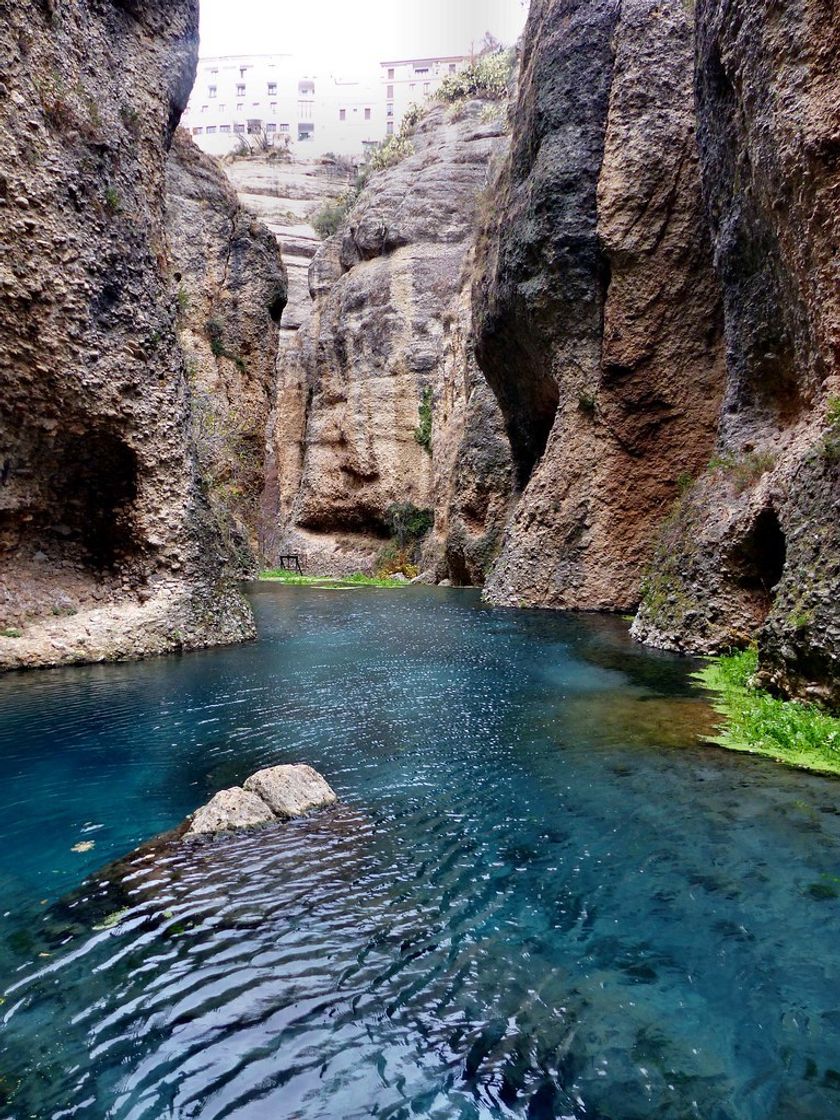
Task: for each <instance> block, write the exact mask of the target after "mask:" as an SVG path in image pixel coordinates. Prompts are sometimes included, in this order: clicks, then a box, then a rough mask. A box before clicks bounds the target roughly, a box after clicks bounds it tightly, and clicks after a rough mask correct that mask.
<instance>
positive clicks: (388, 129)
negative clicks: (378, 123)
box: [385, 121, 394, 136]
mask: <svg viewBox="0 0 840 1120" xmlns="http://www.w3.org/2000/svg"><path fill="white" fill-rule="evenodd" d="M385 131H386V132H387V133H388V135H389V136H393V135H394V122H393V121H388V123H387V124H386V125H385Z"/></svg>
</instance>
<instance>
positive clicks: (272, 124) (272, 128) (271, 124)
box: [265, 121, 277, 132]
mask: <svg viewBox="0 0 840 1120" xmlns="http://www.w3.org/2000/svg"><path fill="white" fill-rule="evenodd" d="M265 130H266V132H276V131H277V122H276V121H269V122H268V124H267V125H266V126H265Z"/></svg>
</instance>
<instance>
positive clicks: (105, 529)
mask: <svg viewBox="0 0 840 1120" xmlns="http://www.w3.org/2000/svg"><path fill="white" fill-rule="evenodd" d="M50 490H51V498H52V502H51V504H52V507H53V510H54V511H55V518H56V520H57V522H58V523H59V525H60V527H61V533H62V535H63V536H65V537H66V538H67V539H68V540H71V541H75V542H77V544H78V545H79V546H80V548H81V552H82V559H83V561H84V562H85V563H86V564H89V565H90V566H91V567H93V568H98V569H109V568H113V567H114V566H115V565H116V564H117V563H118V562H119V561H120V560H122V559H124V558H126V557H128V556H130V555H131V554H132V553H133V552H135V551H136V549H137V541H136V532H135V526H134V517H133V506H134V501H135V499H136V497H137V457H136V455H135V453H134V451H133V450H132V449H131V448H130V447H128V446H126V444H125V443H123V442H122V440H120V439H119V438H117V437H116V436H114V435H112V434H110V433H109V432H103V431H94V432H88V433H86V434H85V435H76V436H73V437H71V438H70V439H69V440H68V441H67V442H66V444H64V446H63V447H62V448H61V450H60V452H59V453H58V454H57V455H56V458H55V471H54V473H53V476H52V478H51V486H50Z"/></svg>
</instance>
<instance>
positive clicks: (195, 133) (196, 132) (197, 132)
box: [193, 126, 204, 136]
mask: <svg viewBox="0 0 840 1120" xmlns="http://www.w3.org/2000/svg"><path fill="white" fill-rule="evenodd" d="M202 132H204V129H203V128H201V127H200V126H199V127H198V128H194V129H193V136H200V135H201V134H202Z"/></svg>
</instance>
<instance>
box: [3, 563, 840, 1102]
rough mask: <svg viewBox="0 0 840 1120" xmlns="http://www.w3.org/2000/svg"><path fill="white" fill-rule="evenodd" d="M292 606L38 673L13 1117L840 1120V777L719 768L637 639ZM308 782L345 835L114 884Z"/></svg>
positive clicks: (31, 723) (252, 846)
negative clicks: (278, 774)
mask: <svg viewBox="0 0 840 1120" xmlns="http://www.w3.org/2000/svg"><path fill="white" fill-rule="evenodd" d="M254 603H255V606H256V609H257V614H258V620H259V624H260V635H261V636H260V640H259V641H258V642H256V643H254V644H252V645H249V646H244V647H237V648H232V649H223V650H217V651H210V652H206V653H200V654H193V655H188V656H184V657H172V658H163V659H159V660H155V661H149V662H146V663H142V664H136V665H125V666H102V667H93V668H76V669H72V670H66V671H65V670H57V671H51V672H48V673H36V674H14V675H7V676H5V677H3V678H0V887H2V904H1V905H0V910H2V912H3V917H2V919H0V990H1V991H2V994H3V1000H4V1002H3V1004H2V1006H0V1021H2V1033H1V1034H0V1120H18V1118H23V1117H37V1118H38V1120H46V1118H58V1117H80V1118H85V1120H88V1118H90V1120H94V1118H95V1120H102V1118H106V1117H107V1118H119V1120H129V1118H130V1120H140V1118H143V1120H149V1118H158V1117H178V1118H186V1117H190V1118H196V1117H200V1118H201V1120H211V1118H212V1120H222V1118H233V1117H236V1118H243V1120H245V1118H247V1120H292V1118H296V1120H314V1118H331V1120H332V1118H355V1117H368V1116H375V1117H379V1118H387V1120H397V1118H400V1120H403V1118H404V1120H408V1118H414V1117H421V1118H425V1117H435V1118H440V1120H444V1118H445V1120H449V1118H461V1117H471V1118H478V1117H481V1118H488V1120H489V1118H496V1117H528V1118H530V1120H543V1118H549V1117H580V1118H583V1117H586V1118H588V1120H689V1118H698V1120H828V1118H833V1117H836V1116H838V1115H840V936H839V935H840V899H838V897H837V895H838V887H840V867H839V866H838V865H839V864H840V859H838V857H840V805H838V791H840V786H838V784H837V783H836V782H834V781H831V780H828V779H824V778H820V777H816V776H810V775H805V774H802V773H798V772H794V771H790V770H787V769H785V768H783V767H781V766H778V765H775V764H773V763H770V762H768V761H766V760H762V759H754V758H750V757H748V756H744V755H734V754H727V753H725V752H722V751H719V750H717V749H714V748H710V747H704V746H702V745H701V744H700V743H699V742H698V733H699V732H700V731H701V730H702V729H703V728H704V727H707V726H708V723H709V718H710V716H709V710H708V707H707V705H706V703H705V700H704V698H703V697H702V696H701V695H699V694H698V693H697V692H696V690H695V689H694V688H693V687H692V686H691V684H690V682H689V679H688V674H689V671H690V669H691V668H692V666H691V665H690V664H689V663H687V662H685V661H681V660H679V659H677V658H673V657H671V656H668V655H662V654H655V653H651V652H650V651H645V650H643V649H641V648H639V647H637V646H634V645H633V644H632V643H631V642H630V641H629V639H628V638H627V636H626V629H627V627H626V624H625V623H623V622H621V621H620V620H617V619H611V618H604V617H596V616H570V615H561V614H554V613H548V612H531V611H497V610H491V609H489V608H487V607H484V606H482V605H481V604H480V603H479V601H478V599H477V597H476V596H475V595H474V594H472V593H470V592H463V591H449V592H445V591H442V590H431V589H421V588H418V589H414V588H412V589H406V590H405V591H400V592H378V591H370V590H358V591H349V592H332V593H331V592H319V591H309V590H304V589H296V588H280V587H276V586H270V585H269V586H262V587H260V588H259V589H256V590H255V592H254ZM290 761H305V762H309V763H311V764H312V765H314V766H316V767H318V768H319V769H320V770H322V771H323V773H324V774H325V775H326V776H327V777H328V779H329V780H330V782H331V783H332V784H333V786H334V787H335V788H336V790H337V791H338V793H339V794H340V796H341V799H342V800H341V804H340V806H339V807H338V808H337V809H335V810H334V811H327V812H324V813H322V814H317V815H315V816H313V817H310V818H307V819H305V820H302V821H298V822H294V823H292V824H289V825H285V826H279V827H277V828H274V829H269V830H266V831H264V832H260V833H257V834H250V835H243V836H240V837H236V838H233V839H227V840H220V841H216V842H210V843H209V844H206V845H201V846H199V847H197V848H196V847H194V846H189V847H188V846H175V847H170V848H164V849H162V850H160V851H158V852H157V854H155V855H154V856H149V855H148V853H141V854H140V855H138V856H136V857H134V859H133V861H130V862H129V863H128V864H127V865H125V866H124V867H123V868H122V870H121V871H120V873H119V874H116V873H115V872H113V871H111V872H108V873H105V872H104V871H103V870H102V869H103V868H104V867H105V865H106V864H108V863H109V862H110V861H112V860H114V859H116V858H117V857H120V856H122V855H124V854H125V853H126V852H128V851H129V850H130V849H132V848H133V847H134V846H135V845H137V844H140V843H141V842H142V841H144V840H146V839H147V838H149V837H150V836H152V835H153V834H155V833H157V832H159V831H161V830H164V829H166V828H169V827H171V826H173V825H175V824H177V823H178V822H179V821H180V820H181V819H182V817H183V816H184V815H185V814H186V813H188V812H189V811H190V810H192V809H193V808H195V807H196V806H197V805H198V804H200V803H201V802H202V801H204V800H205V799H206V798H207V797H208V796H209V795H210V794H211V793H213V792H214V791H215V790H217V789H220V788H222V787H224V786H226V785H231V784H233V783H234V782H237V781H241V780H242V779H244V777H245V776H247V774H249V773H250V772H252V771H253V770H255V769H257V768H259V767H260V766H262V765H267V764H273V763H279V762H290ZM86 841H94V845H95V846H94V847H93V848H91V849H89V850H87V851H81V852H79V851H73V850H72V849H73V847H74V846H75V845H78V844H79V843H80V842H81V843H84V842H86ZM85 876H89V879H88V880H87V882H86V884H85V885H84V887H83V888H82V889H81V890H79V887H80V884H81V883H82V880H83V879H85ZM115 910H118V911H120V912H121V913H119V915H117V916H116V917H114V916H112V918H111V923H113V924H109V922H108V921H103V918H105V917H106V915H107V914H113V912H114V911H115ZM95 927H99V928H95ZM103 927H104V928H103Z"/></svg>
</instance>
